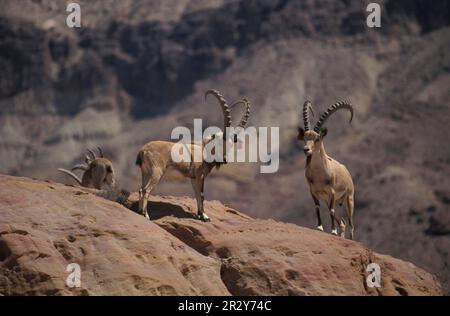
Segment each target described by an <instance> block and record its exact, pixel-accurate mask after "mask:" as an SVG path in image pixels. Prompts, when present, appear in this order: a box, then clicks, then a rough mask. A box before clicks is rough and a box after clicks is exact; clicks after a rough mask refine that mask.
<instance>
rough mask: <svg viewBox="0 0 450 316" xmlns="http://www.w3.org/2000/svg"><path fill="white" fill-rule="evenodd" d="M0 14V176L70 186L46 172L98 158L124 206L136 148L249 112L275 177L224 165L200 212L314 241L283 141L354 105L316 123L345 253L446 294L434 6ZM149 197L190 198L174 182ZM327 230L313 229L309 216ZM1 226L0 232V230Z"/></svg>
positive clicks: (280, 5) (297, 169)
mask: <svg viewBox="0 0 450 316" xmlns="http://www.w3.org/2000/svg"><path fill="white" fill-rule="evenodd" d="M69 2H72V1H58V0H18V1H13V0H0V7H1V8H2V9H1V12H0V172H1V173H5V174H10V175H19V176H22V175H23V176H31V177H36V178H41V179H52V180H56V181H61V182H66V183H71V182H70V180H69V179H67V178H66V177H64V176H63V175H61V174H59V173H58V172H57V170H56V169H57V168H58V167H66V168H68V167H70V166H72V165H73V164H75V163H79V162H81V161H82V159H83V157H84V154H85V150H86V148H88V147H91V148H93V147H96V146H101V147H102V148H103V149H104V151H105V153H106V155H107V156H108V158H110V159H111V160H112V161H113V163H114V165H115V169H116V173H117V175H118V179H119V182H120V183H121V185H122V186H123V187H125V188H127V189H128V190H133V191H134V190H137V189H138V188H139V185H140V171H139V169H138V168H137V167H135V166H134V161H135V157H136V154H137V152H138V150H139V149H140V147H141V146H142V145H143V144H145V143H146V142H148V141H150V140H156V139H162V140H169V139H170V132H171V130H172V128H173V127H175V126H188V127H191V126H192V124H193V119H194V118H203V119H204V122H205V125H206V124H208V125H209V124H210V125H216V126H221V122H222V117H221V112H220V110H219V107H218V106H217V104H215V103H214V102H213V101H209V102H207V103H205V101H204V98H203V93H204V91H205V90H207V89H210V88H214V89H218V90H220V91H221V92H223V94H224V95H225V97H226V98H227V99H228V100H230V101H232V100H236V99H238V98H242V97H247V98H248V99H249V100H250V101H251V102H252V105H253V107H252V108H253V110H252V116H251V120H250V125H254V126H279V127H280V142H281V143H280V170H279V171H278V172H277V173H275V174H260V173H259V165H258V164H228V165H227V166H225V167H224V168H221V170H220V171H218V172H217V171H215V172H213V175H212V176H211V177H210V178H208V179H207V185H206V198H207V199H218V200H220V201H222V202H224V203H226V204H228V205H230V206H233V207H235V208H237V209H240V210H247V211H248V212H249V215H252V216H256V217H260V218H274V219H277V220H281V221H287V222H292V223H296V224H299V225H303V226H307V227H311V228H313V227H315V221H316V219H315V214H314V203H313V201H312V199H311V197H310V195H309V189H308V186H307V183H306V180H305V178H304V167H305V157H304V155H303V153H302V148H301V146H300V144H299V143H298V142H297V141H296V134H297V132H296V130H297V126H298V124H299V123H300V106H301V105H302V104H303V102H304V100H305V99H307V98H308V99H310V100H311V101H312V102H313V104H314V106H315V110H316V113H318V112H321V111H323V110H325V109H326V107H328V106H329V105H331V104H333V103H334V102H336V101H338V100H341V99H349V100H351V101H352V103H353V104H354V105H355V118H354V120H353V122H352V124H351V125H349V124H348V123H347V122H348V117H347V113H339V114H336V115H335V116H333V118H332V119H330V121H328V122H327V126H328V128H329V134H328V136H327V138H326V140H325V147H326V149H327V152H328V154H329V155H331V156H332V157H334V158H335V159H337V160H339V161H341V162H342V163H344V164H345V165H346V166H347V167H348V169H349V170H350V172H351V173H352V175H353V177H354V182H355V186H356V215H355V221H356V239H357V240H358V241H361V242H362V243H364V244H366V245H367V246H369V247H371V248H373V249H375V250H376V251H378V252H384V253H387V254H391V255H393V256H395V257H399V258H402V259H405V260H408V261H412V262H414V263H415V264H417V265H419V266H421V267H423V268H425V269H426V270H428V271H430V272H433V273H435V274H436V275H437V276H438V278H439V279H440V281H441V282H442V283H443V285H444V287H445V290H446V292H447V293H449V283H450V267H449V265H450V254H449V251H450V146H449V139H450V133H449V130H448V127H447V126H448V123H449V118H450V88H449V87H450V26H449V25H450V2H449V1H448V0H435V1H425V0H385V1H374V2H378V3H380V4H381V6H382V27H381V28H375V29H370V28H368V27H367V26H366V16H367V14H368V13H367V12H366V6H367V4H368V3H369V1H360V0H353V1H352V0H339V1H336V0H317V1H312V0H305V1H300V0H297V1H294V0H292V1H288V0H265V1H263V0H259V1H256V0H255V1H253V0H230V1H225V0H164V1H162V0H158V1H156V0H142V1H138V0H135V1H133V0H117V1H115V0H105V1H92V0H83V1H82V0H78V1H77V2H78V3H79V4H80V6H81V23H82V27H81V28H74V29H70V28H68V27H67V26H66V17H67V15H68V12H66V6H67V4H68V3H69ZM154 193H155V194H168V195H193V193H192V189H191V186H190V182H189V181H165V182H164V183H161V184H160V185H159V186H158V187H157V189H156V190H155V191H154ZM322 212H323V218H324V219H325V221H326V222H325V224H326V225H327V226H326V227H327V228H328V230H329V229H330V228H329V226H330V224H329V219H328V218H329V217H328V216H326V215H325V214H327V213H326V208H325V207H324V206H322ZM0 221H1V219H0Z"/></svg>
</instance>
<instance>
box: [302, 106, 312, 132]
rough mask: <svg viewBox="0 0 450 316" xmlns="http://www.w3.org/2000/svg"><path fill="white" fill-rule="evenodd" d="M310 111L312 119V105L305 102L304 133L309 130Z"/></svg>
mask: <svg viewBox="0 0 450 316" xmlns="http://www.w3.org/2000/svg"><path fill="white" fill-rule="evenodd" d="M308 111H311V114H312V116H313V117H314V111H313V109H312V104H311V102H310V101H309V100H306V101H305V103H303V125H304V126H305V132H306V131H309V130H310V129H311V125H310V123H311V122H310V121H309V112H308Z"/></svg>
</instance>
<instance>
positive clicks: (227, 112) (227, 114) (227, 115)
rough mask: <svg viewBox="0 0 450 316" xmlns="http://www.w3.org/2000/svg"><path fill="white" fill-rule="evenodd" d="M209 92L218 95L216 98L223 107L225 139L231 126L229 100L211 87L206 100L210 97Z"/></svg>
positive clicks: (206, 94)
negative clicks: (227, 129)
mask: <svg viewBox="0 0 450 316" xmlns="http://www.w3.org/2000/svg"><path fill="white" fill-rule="evenodd" d="M209 94H211V95H213V96H215V97H216V99H217V100H218V101H219V103H220V107H221V108H222V112H223V127H224V130H223V137H224V139H225V134H226V133H225V131H226V128H227V127H230V126H231V114H230V106H229V105H228V104H227V101H226V100H225V98H224V97H223V96H222V95H221V94H220V92H219V91H217V90H212V89H211V90H208V91H206V92H205V101H206V98H207V97H208V95H209Z"/></svg>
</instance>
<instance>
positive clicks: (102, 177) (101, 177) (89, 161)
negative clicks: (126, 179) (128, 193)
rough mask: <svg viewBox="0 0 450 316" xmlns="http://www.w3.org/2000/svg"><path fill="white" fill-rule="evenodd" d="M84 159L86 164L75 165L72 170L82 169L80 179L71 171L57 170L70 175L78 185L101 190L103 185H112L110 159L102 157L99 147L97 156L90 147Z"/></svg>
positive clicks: (112, 172)
mask: <svg viewBox="0 0 450 316" xmlns="http://www.w3.org/2000/svg"><path fill="white" fill-rule="evenodd" d="M88 152H89V154H87V155H86V157H85V159H84V161H85V163H86V164H79V165H75V166H74V167H73V168H72V171H75V170H77V169H79V170H83V176H82V178H81V179H80V178H79V177H78V176H77V175H75V174H74V173H73V172H72V171H69V170H66V169H62V168H59V169H58V170H59V171H61V172H63V173H65V174H67V175H69V176H70V177H72V178H73V179H74V180H75V181H76V182H77V183H78V184H79V185H81V186H83V187H87V188H95V189H98V190H101V189H102V188H104V187H105V186H107V187H112V186H113V185H114V183H115V179H114V169H113V165H112V163H111V161H109V160H108V159H106V158H104V156H103V151H102V149H101V148H100V147H99V148H98V153H99V157H97V155H96V154H95V153H94V152H93V151H92V150H90V149H88Z"/></svg>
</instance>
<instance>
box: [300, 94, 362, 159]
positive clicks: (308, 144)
mask: <svg viewBox="0 0 450 316" xmlns="http://www.w3.org/2000/svg"><path fill="white" fill-rule="evenodd" d="M340 109H346V110H348V111H350V115H351V116H350V122H351V121H352V119H353V106H352V105H351V103H349V102H337V103H335V104H333V105H332V106H330V107H329V108H328V109H327V110H326V111H325V112H323V114H322V115H321V116H320V118H319V120H318V121H317V123H316V125H315V126H314V130H310V127H311V125H310V120H309V111H311V113H312V114H313V116H314V112H313V109H312V105H311V102H310V101H306V102H305V103H304V104H303V112H302V113H303V124H304V126H305V129H303V128H301V127H299V128H298V136H297V139H298V140H300V141H303V142H304V146H303V151H304V152H305V155H306V156H307V157H309V156H311V155H312V153H313V151H314V148H315V146H317V145H320V143H321V142H322V140H323V138H324V137H325V136H326V135H327V133H328V129H327V128H326V127H322V126H323V124H324V123H325V121H326V120H327V119H328V118H329V117H330V116H331V114H333V113H334V112H336V111H338V110H340ZM350 122H349V123H350Z"/></svg>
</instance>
